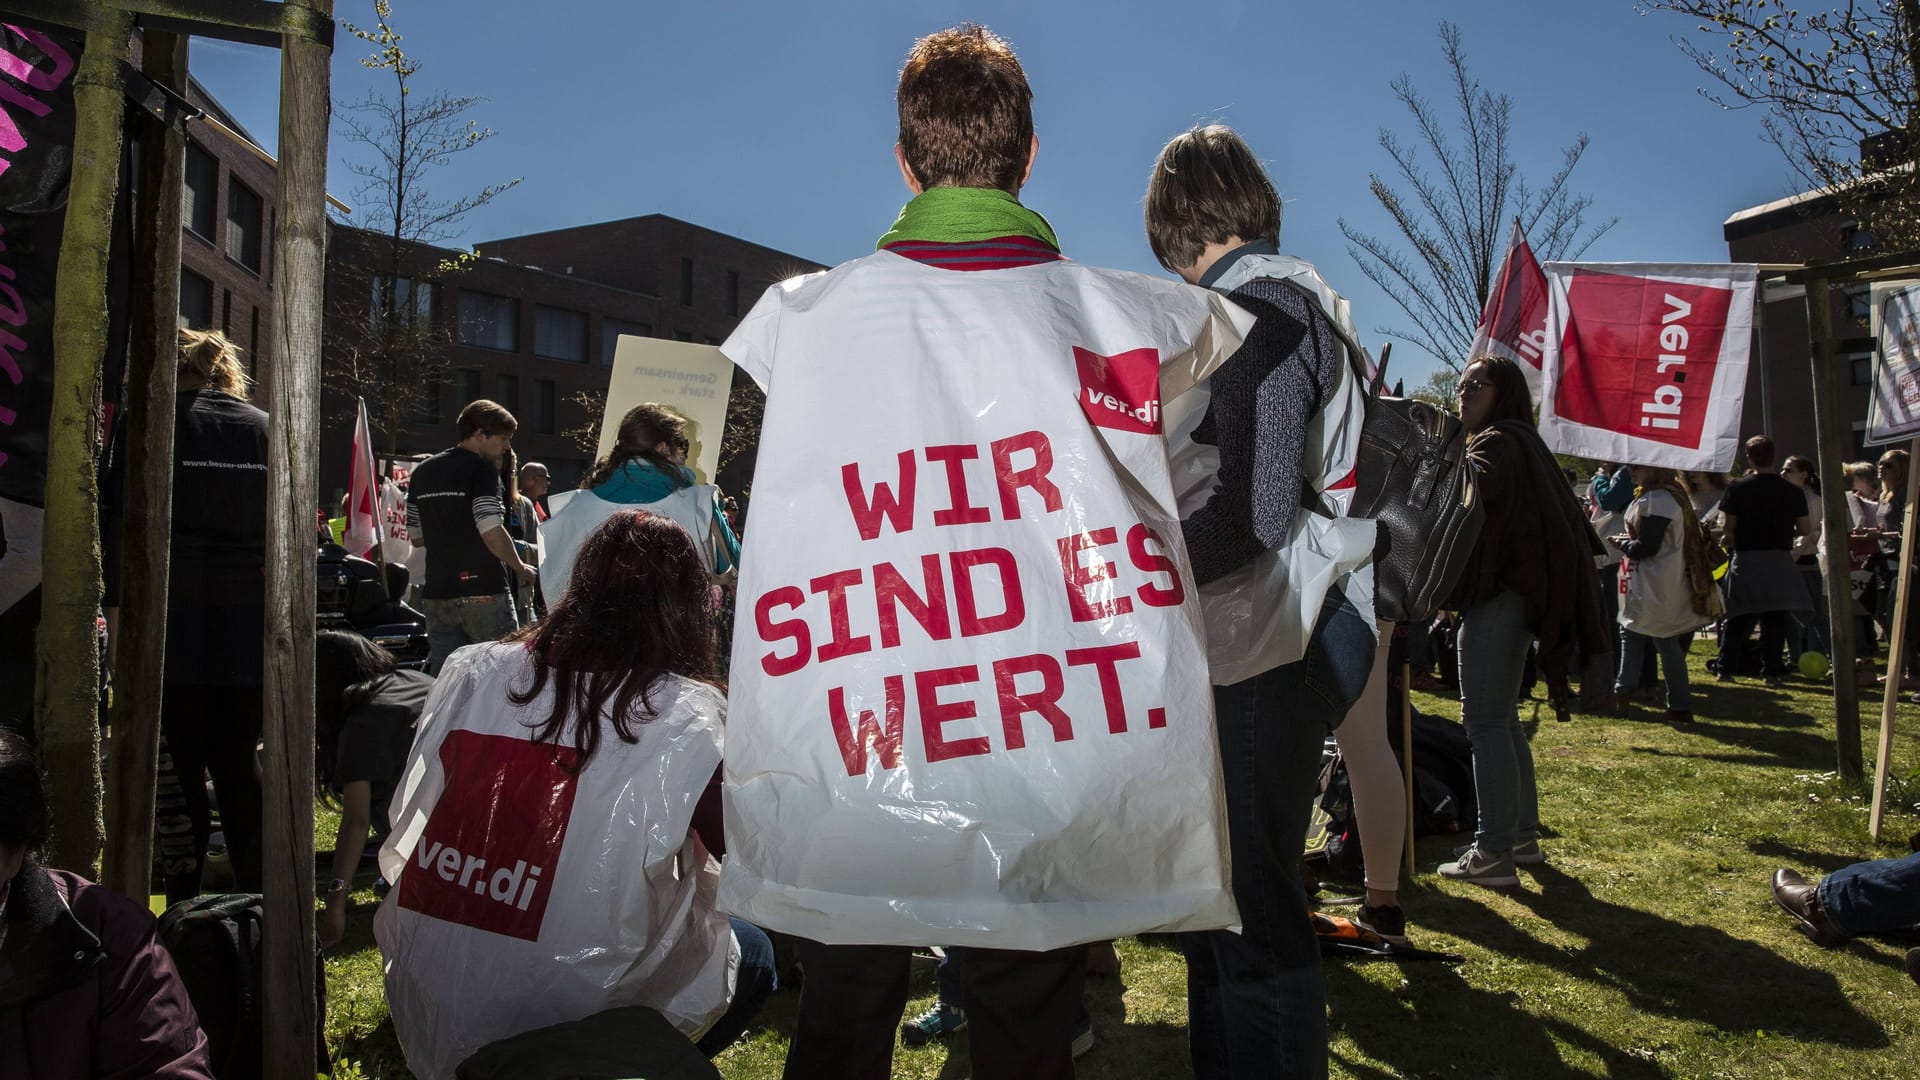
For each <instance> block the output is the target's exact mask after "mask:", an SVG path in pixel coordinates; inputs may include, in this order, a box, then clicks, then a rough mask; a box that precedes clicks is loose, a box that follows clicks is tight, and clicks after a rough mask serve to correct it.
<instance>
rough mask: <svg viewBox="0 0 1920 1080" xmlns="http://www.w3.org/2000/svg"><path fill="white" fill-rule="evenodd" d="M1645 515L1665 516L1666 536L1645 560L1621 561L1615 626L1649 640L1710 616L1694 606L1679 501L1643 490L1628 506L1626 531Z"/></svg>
mask: <svg viewBox="0 0 1920 1080" xmlns="http://www.w3.org/2000/svg"><path fill="white" fill-rule="evenodd" d="M1650 517H1663V518H1666V519H1667V531H1666V535H1664V536H1663V537H1661V539H1660V548H1659V550H1657V551H1655V552H1654V553H1653V557H1652V558H1650V559H1631V558H1629V559H1622V560H1621V562H1620V586H1619V588H1620V625H1621V626H1624V627H1626V628H1627V629H1628V630H1631V631H1633V632H1634V633H1636V634H1644V635H1646V636H1647V637H1651V638H1669V637H1673V636H1675V635H1677V634H1691V633H1693V632H1694V631H1695V630H1698V629H1700V628H1701V627H1703V626H1705V625H1707V624H1708V623H1710V622H1712V621H1713V620H1712V619H1710V618H1708V617H1707V616H1705V615H1702V614H1700V613H1699V612H1697V611H1695V610H1694V609H1693V586H1692V585H1691V584H1690V583H1689V582H1688V581H1687V554H1686V537H1685V535H1684V532H1683V530H1684V528H1685V526H1686V522H1685V521H1684V520H1683V519H1682V517H1681V515H1680V504H1679V503H1678V502H1676V501H1675V500H1674V498H1673V496H1672V495H1671V494H1669V493H1667V492H1666V491H1664V490H1662V489H1660V488H1654V489H1653V490H1651V491H1647V492H1643V493H1642V494H1641V495H1640V497H1639V498H1637V499H1635V500H1633V504H1632V505H1631V506H1629V507H1627V512H1626V524H1627V528H1628V530H1630V531H1632V532H1634V533H1638V532H1639V531H1640V523H1641V522H1642V521H1645V520H1646V519H1647V518H1650Z"/></svg>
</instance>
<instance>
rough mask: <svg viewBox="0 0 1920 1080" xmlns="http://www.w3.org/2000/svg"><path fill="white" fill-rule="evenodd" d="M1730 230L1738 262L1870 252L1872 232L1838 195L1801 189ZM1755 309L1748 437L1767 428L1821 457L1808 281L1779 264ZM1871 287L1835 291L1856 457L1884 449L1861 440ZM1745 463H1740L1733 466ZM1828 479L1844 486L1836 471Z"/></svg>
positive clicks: (1815, 259) (1765, 276) (1790, 449)
mask: <svg viewBox="0 0 1920 1080" xmlns="http://www.w3.org/2000/svg"><path fill="white" fill-rule="evenodd" d="M1722 232H1723V235H1724V237H1725V238H1726V241H1727V252H1728V254H1729V256H1731V258H1732V261H1734V262H1751V263H1761V264H1770V263H1771V264H1788V263H1790V264H1795V265H1798V264H1803V263H1825V262H1833V261H1835V260H1837V259H1844V258H1848V257H1851V256H1859V255H1865V254H1871V252H1872V247H1873V237H1872V235H1871V234H1870V233H1867V232H1864V231H1862V230H1860V229H1859V228H1857V227H1856V226H1855V223H1854V222H1853V221H1852V219H1851V218H1849V217H1847V216H1846V215H1844V214H1842V213H1841V212H1840V210H1839V208H1838V207H1837V206H1836V205H1835V203H1834V201H1833V199H1832V197H1830V196H1824V195H1821V194H1820V193H1818V192H1803V193H1801V194H1799V195H1794V196H1791V197H1789V198H1785V199H1780V200H1778V201H1775V202H1770V203H1766V204H1764V205H1761V206H1755V207H1750V208H1748V209H1745V210H1742V211H1740V212H1739V213H1736V214H1734V215H1733V216H1732V217H1729V218H1728V219H1727V220H1726V224H1725V225H1724V227H1723V230H1722ZM1755 308H1756V310H1755V312H1754V331H1755V333H1754V337H1755V342H1754V352H1753V358H1752V366H1751V367H1750V368H1749V370H1748V373H1747V395H1746V401H1745V404H1744V406H1743V408H1742V415H1741V422H1740V431H1741V433H1742V436H1743V437H1744V436H1747V435H1757V434H1760V433H1762V432H1764V433H1766V434H1768V435H1770V436H1771V437H1772V438H1773V440H1774V444H1775V445H1776V446H1778V447H1779V448H1780V453H1781V454H1782V455H1783V456H1784V455H1786V454H1805V455H1807V456H1808V457H1815V456H1817V453H1818V447H1819V444H1818V442H1817V441H1816V436H1815V432H1814V423H1813V407H1812V405H1811V402H1812V399H1813V385H1812V362H1813V361H1812V352H1813V350H1812V346H1811V344H1810V343H1809V341H1810V334H1809V333H1808V329H1807V305H1806V289H1805V288H1804V287H1803V286H1800V285H1789V284H1787V283H1786V281H1785V280H1784V279H1783V278H1782V277H1781V272H1780V271H1779V270H1766V269H1763V270H1762V271H1761V272H1760V289H1759V302H1758V303H1757V304H1756V305H1755ZM1869 310H1870V303H1869V297H1868V287H1867V286H1866V285H1859V286H1853V287H1849V288H1847V289H1845V290H1841V289H1835V290H1834V292H1833V315H1832V319H1833V323H1832V325H1833V336H1834V342H1833V353H1834V360H1835V362H1836V363H1837V364H1838V365H1839V374H1840V379H1839V382H1840V392H1841V409H1842V418H1843V419H1844V420H1845V421H1846V423H1847V424H1848V425H1849V427H1850V428H1851V429H1852V431H1853V437H1852V440H1851V447H1852V448H1851V450H1850V451H1849V452H1848V459H1849V460H1859V459H1861V458H1872V457H1877V456H1878V452H1877V451H1874V452H1869V451H1867V450H1866V449H1864V448H1863V446H1862V445H1861V437H1862V435H1863V434H1864V432H1865V429H1866V424H1867V396H1868V393H1869V390H1870V388H1871V386H1872V382H1873V374H1872V367H1873V339H1872V337H1871V336H1870V333H1869V328H1868V314H1869ZM1738 468H1744V465H1736V469H1738ZM1826 482H1827V483H1829V484H1838V483H1839V480H1838V478H1837V477H1828V478H1826Z"/></svg>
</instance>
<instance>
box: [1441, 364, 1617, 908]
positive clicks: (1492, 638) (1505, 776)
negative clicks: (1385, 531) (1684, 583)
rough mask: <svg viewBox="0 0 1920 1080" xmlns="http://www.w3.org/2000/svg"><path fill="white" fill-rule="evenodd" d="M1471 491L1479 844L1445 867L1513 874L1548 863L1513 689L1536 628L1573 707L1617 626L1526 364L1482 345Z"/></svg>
mask: <svg viewBox="0 0 1920 1080" xmlns="http://www.w3.org/2000/svg"><path fill="white" fill-rule="evenodd" d="M1459 400H1460V419H1461V421H1462V423H1463V424H1464V425H1465V427H1466V429H1467V435H1468V439H1467V463H1468V467H1469V468H1470V469H1471V470H1472V472H1473V480H1474V488H1473V493H1472V496H1471V497H1472V498H1476V499H1480V500H1482V502H1483V504H1484V506H1485V508H1486V509H1485V514H1486V517H1485V522H1484V524H1483V525H1482V527H1481V531H1480V544H1479V547H1478V548H1477V549H1476V550H1475V551H1474V555H1473V559H1472V561H1471V562H1469V563H1468V565H1467V569H1466V572H1465V573H1464V574H1463V575H1462V576H1461V578H1460V584H1459V585H1458V586H1457V587H1456V588H1455V589H1454V593H1453V596H1452V597H1451V598H1450V599H1449V601H1448V603H1447V608H1448V609H1449V610H1452V611H1458V612H1460V613H1461V618H1460V635H1459V654H1460V700H1461V706H1460V714H1461V720H1462V722H1463V723H1464V725H1465V727H1466V729H1467V738H1468V740H1469V741H1470V742H1471V743H1472V744H1473V782H1474V789H1475V792H1476V794H1477V795H1478V797H1479V803H1480V822H1479V828H1478V829H1477V830H1476V831H1475V833H1474V837H1473V843H1472V844H1469V845H1467V846H1466V847H1463V848H1461V849H1459V850H1458V851H1457V852H1456V853H1455V854H1456V856H1457V859H1456V861H1453V862H1447V863H1443V864H1441V866H1440V875H1441V876H1442V877H1449V878H1455V879H1458V880H1463V881H1471V882H1474V883H1476V884H1480V885H1489V886H1507V885H1517V884H1519V883H1520V879H1519V878H1518V877H1516V876H1515V875H1514V865H1515V863H1516V862H1518V863H1521V864H1535V863H1542V862H1545V861H1546V859H1545V856H1543V855H1542V854H1541V853H1540V844H1539V829H1540V818H1539V813H1540V810H1539V796H1538V792H1537V790H1536V789H1535V787H1534V776H1533V750H1532V748H1531V747H1530V746H1529V745H1528V743H1527V735H1526V732H1525V731H1524V730H1523V729H1522V728H1521V727H1520V710H1519V706H1518V705H1517V704H1516V702H1517V701H1518V699H1519V695H1520V681H1521V677H1522V674H1523V672H1524V670H1525V667H1526V659H1527V646H1528V642H1529V641H1537V642H1538V643H1539V647H1540V654H1539V663H1540V670H1541V673H1542V674H1543V675H1545V676H1546V680H1547V692H1548V696H1549V699H1550V700H1551V702H1552V704H1553V708H1554V710H1555V713H1556V714H1557V715H1558V716H1559V717H1560V718H1561V719H1566V717H1567V714H1568V709H1569V699H1570V692H1569V687H1568V677H1569V675H1570V674H1571V673H1572V672H1574V671H1576V670H1579V671H1584V670H1585V665H1586V664H1587V662H1588V661H1590V660H1592V659H1594V658H1597V657H1606V656H1609V655H1610V654H1611V652H1612V650H1611V647H1610V644H1609V638H1610V637H1611V636H1612V632H1611V627H1610V626H1609V624H1608V620H1607V617H1606V611H1605V608H1604V606H1603V602H1602V600H1601V597H1600V579H1599V576H1598V575H1597V574H1595V573H1594V572H1593V556H1595V555H1598V554H1600V553H1601V551H1602V550H1603V549H1602V548H1601V546H1600V540H1599V538H1598V537H1596V536H1595V535H1594V534H1593V528H1592V527H1591V526H1590V525H1589V524H1588V522H1587V517H1586V515H1585V513H1583V512H1582V510H1581V508H1580V504H1579V503H1578V502H1576V501H1575V499H1574V497H1573V492H1572V491H1571V490H1570V489H1568V487H1567V483H1566V478H1565V476H1564V475H1563V474H1562V473H1561V471H1560V466H1559V464H1558V463H1557V462H1556V461H1554V459H1553V454H1552V452H1551V451H1549V450H1548V449H1547V447H1546V444H1545V443H1543V442H1541V441H1540V433H1539V432H1538V431H1537V430H1535V428H1534V426H1533V399H1532V396H1531V395H1530V394H1529V392H1528V390H1527V382H1526V376H1524V375H1522V374H1521V372H1520V369H1519V367H1518V366H1516V365H1515V364H1514V363H1513V362H1512V361H1511V360H1507V359H1504V358H1501V357H1492V356H1487V357H1481V358H1479V359H1476V360H1474V361H1473V363H1471V364H1469V365H1467V370H1466V371H1465V372H1464V373H1462V375H1461V376H1460V385H1459Z"/></svg>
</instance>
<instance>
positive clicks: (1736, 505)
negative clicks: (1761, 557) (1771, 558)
mask: <svg viewBox="0 0 1920 1080" xmlns="http://www.w3.org/2000/svg"><path fill="white" fill-rule="evenodd" d="M1720 512H1721V513H1723V514H1726V515H1727V516H1729V517H1731V518H1733V550H1735V551H1790V550H1792V548H1793V523H1794V520H1795V519H1797V518H1803V517H1806V516H1807V493H1806V492H1804V491H1801V490H1800V489H1799V488H1798V487H1795V486H1794V483H1793V481H1791V480H1788V479H1787V478H1786V477H1784V476H1781V475H1779V474H1778V473H1755V474H1754V475H1752V476H1744V477H1741V478H1740V479H1738V480H1735V481H1734V482H1733V483H1732V484H1731V485H1730V486H1729V487H1728V488H1727V495H1726V498H1724V499H1722V500H1720Z"/></svg>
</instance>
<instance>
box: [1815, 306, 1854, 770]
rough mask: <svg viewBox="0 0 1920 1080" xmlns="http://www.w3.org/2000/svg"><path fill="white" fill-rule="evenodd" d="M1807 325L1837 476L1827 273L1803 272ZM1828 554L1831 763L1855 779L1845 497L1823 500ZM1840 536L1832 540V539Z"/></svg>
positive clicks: (1818, 406)
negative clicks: (1830, 654) (1831, 659)
mask: <svg viewBox="0 0 1920 1080" xmlns="http://www.w3.org/2000/svg"><path fill="white" fill-rule="evenodd" d="M1806 285H1807V296H1806V302H1807V327H1808V330H1809V334H1810V337H1811V340H1810V342H1809V345H1810V350H1809V351H1810V355H1811V357H1812V368H1813V425H1814V431H1815V434H1816V435H1817V437H1818V439H1819V446H1820V475H1821V476H1823V477H1833V478H1839V477H1840V476H1841V475H1842V473H1841V470H1842V468H1843V467H1844V465H1845V463H1846V460H1847V449H1848V440H1847V433H1848V430H1849V429H1848V428H1847V427H1846V422H1845V421H1844V420H1843V419H1842V417H1841V409H1840V386H1839V380H1838V379H1837V378H1835V376H1834V360H1833V306H1832V304H1831V303H1830V302H1829V294H1828V289H1827V279H1826V278H1824V277H1813V278H1808V279H1807V282H1806ZM1826 516H1827V521H1826V536H1827V538H1828V540H1827V556H1826V559H1825V565H1824V566H1822V567H1821V570H1822V572H1823V573H1824V575H1825V584H1826V588H1827V625H1828V626H1829V627H1831V628H1832V633H1830V634H1829V635H1828V636H1829V638H1830V640H1831V643H1832V647H1833V728H1834V732H1833V735H1834V738H1833V746H1834V758H1835V764H1836V766H1837V767H1838V769H1839V772H1840V775H1841V776H1843V777H1848V778H1853V779H1858V778H1859V776H1860V774H1861V764H1860V701H1859V693H1858V690H1857V688H1856V687H1855V686H1854V672H1853V633H1852V627H1853V590H1852V585H1851V567H1850V563H1849V558H1848V553H1847V545H1846V543H1845V542H1844V539H1845V537H1846V536H1847V535H1848V534H1849V533H1850V532H1851V531H1852V528H1851V524H1850V523H1849V521H1848V520H1847V503H1846V500H1845V499H1829V500H1827V510H1826ZM1836 540H1839V541H1842V542H1840V543H1835V542H1834V541H1836Z"/></svg>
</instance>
